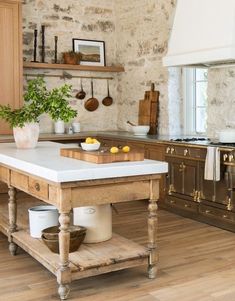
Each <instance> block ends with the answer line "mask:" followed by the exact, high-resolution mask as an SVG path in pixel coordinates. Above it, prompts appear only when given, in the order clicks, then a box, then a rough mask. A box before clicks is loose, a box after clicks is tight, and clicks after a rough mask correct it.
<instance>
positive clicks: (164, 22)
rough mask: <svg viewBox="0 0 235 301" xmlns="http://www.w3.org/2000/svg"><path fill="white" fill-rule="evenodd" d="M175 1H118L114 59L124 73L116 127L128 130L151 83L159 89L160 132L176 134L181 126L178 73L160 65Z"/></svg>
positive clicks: (136, 119) (136, 116) (164, 51)
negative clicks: (123, 67) (115, 56)
mask: <svg viewBox="0 0 235 301" xmlns="http://www.w3.org/2000/svg"><path fill="white" fill-rule="evenodd" d="M175 3H176V1H175V0H171V1H165V0H159V1H154V0H148V1H138V0H129V1H128V2H127V1H124V0H119V1H118V4H117V5H116V11H117V58H118V61H119V62H120V63H121V64H123V65H124V66H125V69H126V73H125V74H121V76H120V80H119V86H118V87H119V90H118V92H119V110H118V113H119V114H118V127H119V128H120V129H126V130H128V129H130V127H129V126H128V125H127V124H126V121H127V120H131V121H132V122H134V123H137V122H138V105H139V100H140V99H143V96H144V91H145V90H149V88H150V84H151V82H154V83H155V87H156V89H157V90H159V91H160V94H161V96H160V123H159V132H160V133H161V134H168V133H170V134H178V133H180V131H181V128H182V122H181V118H180V116H181V114H177V113H179V112H180V109H179V108H180V106H181V102H182V98H181V93H180V91H181V89H179V87H181V81H180V78H181V76H180V73H179V71H177V70H176V69H174V68H172V69H170V70H169V72H168V70H167V68H164V67H163V66H162V57H163V56H164V55H165V54H166V50H167V42H168V37H169V32H170V29H171V26H172V20H173V19H172V17H173V11H174V9H175Z"/></svg>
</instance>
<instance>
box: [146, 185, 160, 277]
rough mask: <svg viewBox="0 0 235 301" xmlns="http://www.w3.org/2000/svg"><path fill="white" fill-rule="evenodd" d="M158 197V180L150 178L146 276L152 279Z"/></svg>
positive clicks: (155, 246) (155, 267) (154, 261)
mask: <svg viewBox="0 0 235 301" xmlns="http://www.w3.org/2000/svg"><path fill="white" fill-rule="evenodd" d="M158 198H159V181H156V180H152V181H151V183H150V200H149V206H148V211H149V215H148V249H149V264H148V277H149V278H150V279H154V278H155V277H156V275H157V262H158V250H157V226H158V219H157V209H158V205H157V201H158Z"/></svg>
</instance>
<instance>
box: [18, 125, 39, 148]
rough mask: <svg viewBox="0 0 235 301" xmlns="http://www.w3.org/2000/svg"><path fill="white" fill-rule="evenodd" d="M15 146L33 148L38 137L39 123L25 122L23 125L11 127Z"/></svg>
mask: <svg viewBox="0 0 235 301" xmlns="http://www.w3.org/2000/svg"><path fill="white" fill-rule="evenodd" d="M13 134H14V139H15V143H16V147H17V148H25V149H27V148H35V147H36V146H37V143H38V138H39V124H38V123H36V122H35V123H26V124H25V126H24V127H22V128H20V127H15V128H13Z"/></svg>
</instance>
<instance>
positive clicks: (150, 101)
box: [138, 83, 160, 135]
mask: <svg viewBox="0 0 235 301" xmlns="http://www.w3.org/2000/svg"><path fill="white" fill-rule="evenodd" d="M159 96H160V92H159V91H155V87H154V84H153V83H152V84H151V90H150V91H145V95H144V99H143V100H140V102H139V120H138V124H139V125H149V126H150V130H149V132H148V134H150V135H156V134H157V127H158V116H159Z"/></svg>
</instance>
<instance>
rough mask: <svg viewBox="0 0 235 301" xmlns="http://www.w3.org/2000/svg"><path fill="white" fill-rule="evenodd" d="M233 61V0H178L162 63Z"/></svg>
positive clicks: (222, 62) (234, 10)
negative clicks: (166, 51) (166, 50)
mask: <svg viewBox="0 0 235 301" xmlns="http://www.w3.org/2000/svg"><path fill="white" fill-rule="evenodd" d="M226 64H235V0H177V6H176V12H175V18H174V24H173V28H172V32H171V36H170V40H169V44H168V53H167V55H166V56H165V57H164V58H163V65H164V66H168V67H170V66H206V67H210V66H218V65H226Z"/></svg>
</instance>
